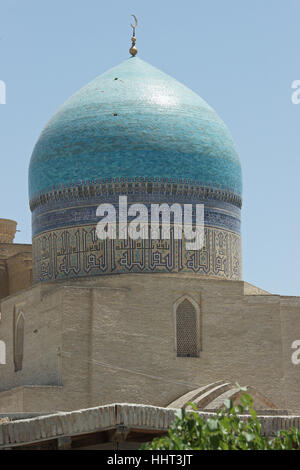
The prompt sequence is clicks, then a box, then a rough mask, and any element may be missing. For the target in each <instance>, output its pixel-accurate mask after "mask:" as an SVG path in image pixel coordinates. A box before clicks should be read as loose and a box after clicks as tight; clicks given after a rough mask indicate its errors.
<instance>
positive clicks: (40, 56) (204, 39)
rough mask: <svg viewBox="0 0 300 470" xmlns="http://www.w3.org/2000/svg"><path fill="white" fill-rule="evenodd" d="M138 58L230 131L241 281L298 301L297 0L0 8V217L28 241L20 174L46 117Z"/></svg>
mask: <svg viewBox="0 0 300 470" xmlns="http://www.w3.org/2000/svg"><path fill="white" fill-rule="evenodd" d="M131 13H134V14H136V16H137V17H138V20H139V27H138V29H137V32H136V33H137V47H138V49H139V56H140V57H141V58H143V59H144V60H146V61H147V62H150V63H151V64H152V65H154V66H156V67H158V68H160V69H162V70H163V71H165V72H167V73H168V74H170V75H172V76H173V77H175V78H176V79H178V80H179V81H181V82H183V83H184V84H185V85H187V86H188V87H190V88H192V89H193V90H194V91H196V92H197V93H199V94H200V95H201V96H202V97H203V98H204V99H205V100H206V101H208V103H209V104H210V105H211V106H213V107H214V108H215V110H216V111H217V112H218V113H219V115H220V116H221V117H222V118H223V119H224V121H225V122H226V123H227V125H228V127H229V129H230V130H231V133H232V135H233V137H234V139H235V142H236V145H237V148H238V151H239V153H240V156H241V161H242V167H243V181H244V192H243V199H244V205H243V278H244V279H245V280H246V281H249V282H252V283H254V284H256V285H258V286H260V287H262V288H264V289H266V290H269V291H271V292H272V293H280V294H284V295H300V282H299V281H300V236H299V232H300V218H299V200H300V197H299V192H300V185H299V173H300V159H299V156H300V132H299V123H300V105H293V104H292V102H291V93H292V90H291V83H292V81H293V80H297V79H298V80H300V53H299V50H300V30H299V18H300V2H299V0H284V1H283V0H251V1H250V0H226V1H225V0H209V1H208V0H206V1H202V0H186V1H182V0H181V1H179V0H163V1H162V0H159V1H158V0H151V1H149V0H139V1H134V2H132V1H124V0H114V1H111V2H108V1H102V0H84V1H83V0H59V1H58V0H42V1H41V0H26V1H25V0H1V5H0V38H1V39H0V80H3V81H5V82H6V86H7V104H6V105H0V156H1V165H0V168H1V185H0V217H4V218H13V219H15V220H17V221H18V222H19V226H18V228H19V230H20V232H19V233H18V234H17V237H16V242H19V243H22V242H25V243H30V240H31V227H30V211H29V207H28V192H27V171H28V164H29V159H30V155H31V152H32V149H33V146H34V144H35V142H36V140H37V138H38V136H39V134H40V132H41V130H42V128H43V126H44V125H45V124H46V122H47V121H48V119H49V118H50V117H51V116H52V115H53V113H54V112H55V111H56V110H57V108H58V107H59V106H60V105H61V104H62V103H63V102H64V101H65V100H66V99H67V98H68V97H69V96H70V95H71V94H73V93H74V92H75V91H77V90H78V89H79V88H80V87H82V86H83V85H85V84H86V83H87V82H89V81H90V80H91V79H93V78H94V77H96V76H97V75H99V74H101V73H102V72H104V71H105V70H107V69H108V68H110V67H112V66H113V65H116V64H118V63H119V62H121V61H122V60H124V59H126V57H128V55H129V54H128V49H129V46H130V36H131V30H130V28H129V23H130V21H131V17H130V14H131Z"/></svg>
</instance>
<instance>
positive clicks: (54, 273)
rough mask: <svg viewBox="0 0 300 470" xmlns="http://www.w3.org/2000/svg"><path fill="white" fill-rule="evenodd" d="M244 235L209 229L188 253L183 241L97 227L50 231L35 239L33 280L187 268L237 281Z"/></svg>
mask: <svg viewBox="0 0 300 470" xmlns="http://www.w3.org/2000/svg"><path fill="white" fill-rule="evenodd" d="M240 260H241V240H240V236H239V235H237V234H235V233H232V232H229V231H226V230H219V229H215V228H211V227H206V228H205V242H204V248H203V249H202V250H200V251H186V250H185V244H184V241H183V240H175V239H174V232H173V230H171V238H170V240H140V241H133V240H127V241H125V240H105V241H100V240H98V239H97V236H96V230H95V226H94V225H86V226H83V227H73V228H66V229H61V230H56V231H49V232H46V233H43V234H41V235H38V236H36V237H34V239H33V264H34V282H40V281H55V280H59V279H72V278H77V277H86V276H97V275H103V274H114V273H116V274H117V273H118V274H120V273H131V272H135V273H166V272H169V273H170V272H189V273H197V274H200V275H201V274H202V275H210V276H217V277H220V278H225V279H233V280H238V279H240V277H241V265H240V262H241V261H240Z"/></svg>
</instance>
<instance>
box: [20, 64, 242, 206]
mask: <svg viewBox="0 0 300 470" xmlns="http://www.w3.org/2000/svg"><path fill="white" fill-rule="evenodd" d="M101 178H104V179H105V178H129V179H130V178H133V179H135V178H168V180H174V179H178V180H179V179H180V178H181V179H186V180H188V179H189V180H191V181H200V182H201V184H202V185H204V186H206V187H210V186H212V187H214V188H222V189H224V190H226V191H229V192H231V193H233V194H236V195H239V196H240V195H241V190H242V183H241V166H240V161H239V157H238V155H237V152H236V150H235V146H234V142H233V140H232V138H231V135H230V133H229V131H228V129H227V128H226V126H225V124H224V123H223V121H222V120H221V119H220V118H219V117H218V115H217V114H216V113H215V111H214V110H213V109H212V108H211V107H210V106H209V105H208V104H207V103H206V102H205V101H204V100H202V98H200V97H199V96H198V95H197V94H195V93H194V92H192V91H191V90H190V89H188V88H187V87H185V86H184V85H182V84H180V83H179V82H177V81H176V80H174V79H173V78H171V77H170V76H168V75H166V74H165V73H163V72H161V71H159V70H158V69H156V68H155V67H152V66H151V65H149V64H147V63H146V62H144V61H142V60H141V59H139V58H137V57H135V58H131V59H129V60H126V61H125V62H123V63H121V64H120V65H118V66H117V67H114V68H112V69H111V70H109V71H107V72H105V73H104V74H103V75H101V76H100V77H98V78H96V79H95V80H93V81H92V82H90V83H89V84H88V85H86V86H85V87H84V88H82V89H81V90H79V91H78V92H77V93H75V95H73V96H72V97H71V98H70V99H69V100H68V101H67V102H66V103H65V104H64V105H63V106H62V107H61V108H60V109H59V111H58V112H57V113H56V114H55V115H54V116H53V118H52V119H51V120H50V121H49V123H48V124H47V126H46V128H45V129H44V130H43V132H42V134H41V136H40V138H39V140H38V142H37V144H36V146H35V149H34V151H33V155H32V159H31V163H30V170H29V192H30V200H31V201H32V200H33V199H35V198H37V197H38V196H41V195H43V194H45V193H48V192H49V191H51V190H52V189H53V188H55V187H58V186H60V185H65V186H69V187H70V185H75V184H78V182H80V183H81V184H82V182H84V181H91V180H97V179H101Z"/></svg>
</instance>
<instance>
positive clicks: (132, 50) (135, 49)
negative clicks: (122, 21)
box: [129, 15, 138, 57]
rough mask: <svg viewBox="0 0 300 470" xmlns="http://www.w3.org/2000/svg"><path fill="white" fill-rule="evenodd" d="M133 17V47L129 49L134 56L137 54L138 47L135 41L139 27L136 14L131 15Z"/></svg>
mask: <svg viewBox="0 0 300 470" xmlns="http://www.w3.org/2000/svg"><path fill="white" fill-rule="evenodd" d="M131 16H132V17H133V18H134V21H135V23H134V25H133V24H130V26H131V27H132V38H131V43H132V44H131V48H130V49H129V52H130V54H131V55H132V57H134V56H135V55H137V52H138V50H137V48H136V47H135V41H136V37H135V28H136V27H137V25H138V20H137V19H136V16H135V15H131Z"/></svg>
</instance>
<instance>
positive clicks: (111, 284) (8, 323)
mask: <svg viewBox="0 0 300 470" xmlns="http://www.w3.org/2000/svg"><path fill="white" fill-rule="evenodd" d="M29 196H30V208H31V211H32V247H31V245H16V244H14V243H13V238H14V233H15V229H16V224H15V223H14V222H13V221H8V220H5V219H1V221H0V222H1V223H0V232H1V233H0V266H1V272H0V273H1V300H0V302H1V320H0V339H1V342H2V350H4V349H5V360H2V364H1V365H0V373H1V381H0V413H2V414H5V413H32V412H35V413H43V412H47V413H49V412H57V411H71V410H76V409H80V408H88V407H93V406H106V405H108V404H110V403H121V402H127V403H128V402H129V403H135V404H143V405H149V406H159V407H165V408H166V407H172V406H173V407H181V406H187V403H188V401H190V400H191V399H193V400H194V401H195V402H196V403H198V406H199V409H206V410H215V409H218V408H219V407H220V406H222V402H223V399H224V398H226V397H231V398H233V399H236V400H238V397H239V393H240V392H239V389H238V388H237V386H236V385H235V383H236V382H238V383H240V384H241V385H248V386H249V387H251V390H252V394H253V396H254V397H255V403H256V408H257V409H258V410H264V411H265V412H266V413H269V414H270V413H273V414H276V413H277V414H278V413H279V410H281V411H282V410H283V411H284V412H285V413H286V414H288V413H300V392H299V371H300V365H299V369H298V367H297V364H296V363H295V361H292V360H291V356H292V353H293V349H292V345H293V344H295V340H298V338H300V323H299V318H300V298H299V297H286V296H280V295H272V294H270V293H268V292H266V291H264V290H262V289H260V288H258V287H255V286H252V285H250V284H248V283H247V282H244V281H243V280H242V255H241V207H242V176H241V164H240V160H239V156H238V154H237V151H236V148H235V144H234V142H233V139H232V137H231V135H230V132H229V130H228V129H227V127H226V126H225V124H224V122H223V121H222V120H221V118H220V117H219V116H218V115H217V114H216V112H215V111H214V110H213V109H212V108H211V107H210V106H209V105H208V104H207V103H206V102H205V101H204V100H203V99H202V98H200V97H199V96H198V95H197V94H195V93H194V92H193V91H191V90H190V89H188V88H187V87H185V86H184V85H182V84H180V83H179V82H177V81H176V80H175V79H173V78H171V77H169V76H168V75H166V74H165V73H163V72H161V71H159V70H158V69H156V68H155V67H153V66H151V65H149V64H148V63H146V62H144V61H143V60H141V59H139V58H138V57H132V58H130V59H128V60H126V61H124V62H122V63H121V64H120V65H118V66H116V67H114V68H112V69H110V70H109V71H107V72H105V73H104V74H102V75H100V76H99V77H97V78H96V79H95V80H93V81H92V82H90V83H89V84H88V85H86V86H85V87H83V88H82V89H81V90H79V91H78V92H77V93H75V94H74V95H73V96H72V97H71V98H70V99H69V100H67V101H66V103H65V104H64V105H63V106H62V107H61V108H60V109H59V110H58V112H57V113H56V114H55V115H54V116H53V117H52V119H51V120H50V121H49V122H48V124H47V125H46V127H45V128H44V130H43V131H42V133H41V136H40V138H39V139H38V142H37V143H36V145H35V148H34V150H33V154H32V158H31V162H30V167H29ZM119 196H126V197H127V200H128V204H144V205H145V206H146V207H147V211H148V213H149V214H150V212H151V205H153V204H168V205H169V206H170V205H172V204H177V205H179V207H181V208H184V206H185V205H193V207H194V206H195V205H196V204H201V205H204V246H203V247H202V248H201V250H198V251H192V250H187V249H186V247H185V244H184V240H183V239H182V240H180V239H175V237H174V224H173V225H172V224H171V235H170V238H169V239H168V240H151V239H150V238H148V239H143V240H131V239H126V240H123V239H118V238H117V239H114V240H111V239H106V240H99V239H98V237H97V232H96V226H97V223H98V221H99V217H97V207H98V206H99V205H100V204H103V203H109V204H113V205H114V206H115V207H116V208H117V209H116V210H117V211H118V200H119ZM118 215H119V214H118ZM193 218H195V213H194V212H193ZM193 220H194V219H193ZM31 256H32V260H31ZM3 345H4V346H3ZM296 362H297V361H296Z"/></svg>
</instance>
